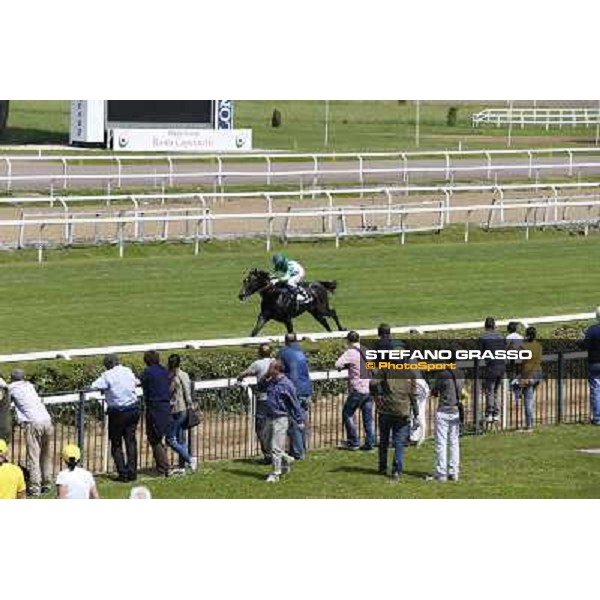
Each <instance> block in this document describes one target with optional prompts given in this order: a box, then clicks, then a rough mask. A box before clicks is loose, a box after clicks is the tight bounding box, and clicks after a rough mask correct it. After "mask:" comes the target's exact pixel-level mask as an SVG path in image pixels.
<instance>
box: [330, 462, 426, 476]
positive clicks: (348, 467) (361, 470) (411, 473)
mask: <svg viewBox="0 0 600 600" xmlns="http://www.w3.org/2000/svg"><path fill="white" fill-rule="evenodd" d="M331 472H332V473H362V474H363V475H373V476H374V477H379V478H381V479H383V477H382V476H381V475H380V474H379V473H378V472H377V469H369V468H367V467H360V466H353V465H345V466H342V467H335V468H334V469H331ZM429 474H430V473H429V472H428V471H404V475H405V476H406V477H414V478H416V479H424V478H425V477H426V476H427V475H429Z"/></svg>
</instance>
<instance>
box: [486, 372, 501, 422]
mask: <svg viewBox="0 0 600 600" xmlns="http://www.w3.org/2000/svg"><path fill="white" fill-rule="evenodd" d="M505 374H506V373H505V371H504V369H501V370H500V369H489V368H488V369H486V370H485V371H484V373H483V394H484V396H485V414H486V416H492V417H497V416H498V415H499V414H500V402H499V391H500V386H501V385H502V380H503V379H504V377H505Z"/></svg>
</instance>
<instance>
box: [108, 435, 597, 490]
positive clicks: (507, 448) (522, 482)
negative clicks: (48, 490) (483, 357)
mask: <svg viewBox="0 0 600 600" xmlns="http://www.w3.org/2000/svg"><path fill="white" fill-rule="evenodd" d="M595 447H596V448H597V447H600V430H599V428H597V427H593V426H591V425H562V426H549V427H544V428H540V429H539V430H537V431H535V432H534V433H533V434H522V433H504V434H489V435H487V436H480V437H465V438H463V439H462V440H461V452H462V458H461V470H462V473H461V481H460V482H459V483H450V482H448V483H445V484H441V483H436V482H426V481H424V480H423V476H424V475H425V474H426V473H428V472H430V471H431V469H432V464H433V458H434V449H433V443H432V442H426V443H425V444H424V445H423V446H421V447H420V448H410V449H408V450H407V454H406V462H405V476H404V480H403V481H401V482H398V483H392V482H391V481H389V480H388V479H385V478H383V477H382V476H380V475H378V474H377V454H376V453H362V452H359V453H355V452H340V451H339V450H324V451H318V452H312V453H309V457H308V459H307V460H306V461H303V462H300V463H296V464H295V465H294V467H293V470H292V472H291V473H290V474H289V475H288V476H286V477H285V478H284V479H282V480H281V481H280V482H279V483H278V484H276V485H271V484H267V483H265V481H264V477H265V476H266V474H267V473H268V470H269V468H268V467H265V466H262V465H259V464H257V462H256V461H253V460H239V461H227V462H216V463H209V464H206V465H203V467H202V470H201V472H200V473H198V474H194V475H187V476H185V477H177V478H171V479H164V478H163V479H158V478H152V477H150V476H144V475H142V476H141V477H140V480H139V482H138V485H146V486H147V487H148V488H149V489H150V490H151V492H152V494H153V496H154V497H155V498H598V496H599V495H600V456H594V455H586V454H581V453H579V452H577V449H579V448H595ZM390 460H391V453H390ZM98 488H99V492H100V494H101V496H102V497H103V498H126V497H127V496H128V494H129V490H130V488H131V485H123V484H117V483H113V482H111V481H109V480H107V479H106V478H99V479H98Z"/></svg>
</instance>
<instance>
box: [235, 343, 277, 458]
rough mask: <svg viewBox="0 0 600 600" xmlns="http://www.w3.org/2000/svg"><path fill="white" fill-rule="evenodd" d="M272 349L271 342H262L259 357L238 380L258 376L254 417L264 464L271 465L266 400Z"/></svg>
mask: <svg viewBox="0 0 600 600" xmlns="http://www.w3.org/2000/svg"><path fill="white" fill-rule="evenodd" d="M271 354H272V349H271V346H270V345H269V344H261V345H260V346H259V347H258V359H257V360H255V361H254V362H253V363H252V364H251V365H250V366H249V367H248V368H247V369H246V370H245V371H243V372H242V373H240V374H239V375H238V378H237V379H238V381H242V379H244V377H256V381H257V386H256V391H257V398H256V413H255V417H254V431H255V432H256V437H257V438H258V443H259V444H260V450H261V452H262V454H263V459H264V464H265V465H270V464H271V462H272V457H271V450H270V449H269V446H268V444H267V439H266V431H265V424H266V421H267V413H266V400H267V391H266V390H267V379H266V376H267V372H268V370H269V365H270V364H271V363H272V362H273V358H271Z"/></svg>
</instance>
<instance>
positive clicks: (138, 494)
mask: <svg viewBox="0 0 600 600" xmlns="http://www.w3.org/2000/svg"><path fill="white" fill-rule="evenodd" d="M129 499H130V500H152V494H151V493H150V490H149V489H148V488H147V487H146V486H145V485H137V486H135V487H133V488H131V493H130V494H129Z"/></svg>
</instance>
